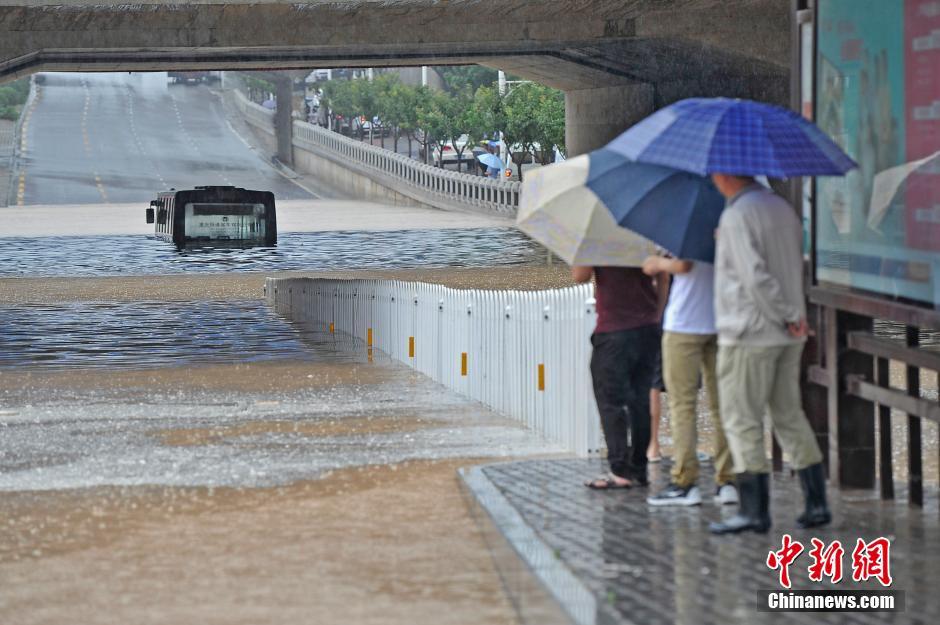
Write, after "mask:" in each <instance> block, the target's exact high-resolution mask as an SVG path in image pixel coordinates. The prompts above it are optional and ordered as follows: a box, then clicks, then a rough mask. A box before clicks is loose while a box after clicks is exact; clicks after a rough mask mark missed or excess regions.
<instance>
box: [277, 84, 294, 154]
mask: <svg viewBox="0 0 940 625" xmlns="http://www.w3.org/2000/svg"><path fill="white" fill-rule="evenodd" d="M274 76H275V79H274V84H275V86H276V88H277V109H276V110H275V111H274V137H275V139H276V140H277V160H279V161H281V162H282V163H284V164H285V165H287V166H288V167H292V166H293V164H294V147H293V145H294V120H293V115H292V113H293V112H294V100H293V95H294V93H293V85H292V83H291V80H290V78H287V77H285V76H277V75H274Z"/></svg>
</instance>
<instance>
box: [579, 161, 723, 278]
mask: <svg viewBox="0 0 940 625" xmlns="http://www.w3.org/2000/svg"><path fill="white" fill-rule="evenodd" d="M588 156H589V159H590V161H589V169H588V176H587V182H586V183H585V186H587V187H588V188H589V189H590V190H591V191H593V192H594V194H595V195H596V196H597V197H598V198H599V199H600V200H601V201H602V202H603V203H604V205H605V206H606V207H607V209H608V210H609V211H610V213H611V214H612V215H613V216H614V219H615V220H616V221H617V223H618V224H620V225H621V226H623V227H624V228H627V229H629V230H632V231H634V232H636V233H637V234H640V235H642V236H644V237H646V238H647V239H649V240H651V241H653V242H655V243H657V244H659V245H661V246H662V247H663V248H665V249H666V250H668V251H669V252H671V253H672V254H673V255H674V256H676V257H677V258H682V259H686V260H700V261H703V262H707V263H713V262H715V228H717V227H718V219H719V218H720V217H721V212H722V211H723V210H724V207H725V198H724V197H723V196H722V195H721V194H720V193H719V192H718V190H717V189H716V188H715V186H714V185H713V184H712V183H711V181H710V180H708V179H707V178H703V177H702V176H698V175H695V174H690V173H688V172H685V171H680V170H677V169H673V168H671V167H663V166H662V165H651V164H649V163H638V162H636V161H631V160H630V159H628V158H626V157H624V156H622V155H621V154H617V153H616V152H614V151H612V150H609V149H606V148H605V149H600V150H595V151H593V152H591V153H590V154H589V155H588Z"/></svg>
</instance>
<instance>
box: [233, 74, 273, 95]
mask: <svg viewBox="0 0 940 625" xmlns="http://www.w3.org/2000/svg"><path fill="white" fill-rule="evenodd" d="M241 79H242V81H243V82H244V83H245V86H246V87H248V92H249V93H252V92H256V93H259V94H264V93H277V87H276V86H275V85H274V83H273V82H268V81H267V80H263V79H261V78H256V77H254V76H251V75H249V74H242V75H241Z"/></svg>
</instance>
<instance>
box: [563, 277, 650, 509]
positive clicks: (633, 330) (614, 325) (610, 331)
mask: <svg viewBox="0 0 940 625" xmlns="http://www.w3.org/2000/svg"><path fill="white" fill-rule="evenodd" d="M592 276H593V277H594V279H595V286H594V298H595V300H596V310H597V325H596V327H595V329H594V334H592V335H591V345H592V346H593V348H594V349H593V351H592V353H591V379H592V381H593V384H594V399H595V401H596V402H597V410H598V412H599V413H600V416H601V426H602V428H603V430H604V440H605V442H606V443H607V462H608V464H609V465H610V473H609V474H608V475H604V476H601V477H598V478H596V479H594V480H590V481H588V482H586V483H585V486H587V487H588V488H592V489H595V490H612V489H623V488H630V487H632V486H646V485H647V484H648V483H649V480H648V477H647V462H648V460H647V457H646V449H647V447H648V446H649V442H650V388H652V384H653V372H654V369H655V366H656V358H657V356H658V355H659V327H660V326H659V323H660V311H662V309H663V302H664V301H665V298H666V293H667V292H668V289H669V283H668V277H667V275H666V274H655V275H654V276H653V277H650V276H647V275H645V274H644V273H643V270H642V269H641V268H639V267H610V266H604V267H602V266H595V267H589V266H583V265H582V266H575V267H572V268H571V277H572V278H573V279H574V281H575V282H587V281H589V280H590V279H591V277H592Z"/></svg>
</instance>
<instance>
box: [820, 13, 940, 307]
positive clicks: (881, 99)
mask: <svg viewBox="0 0 940 625" xmlns="http://www.w3.org/2000/svg"><path fill="white" fill-rule="evenodd" d="M816 28H817V42H816V44H817V45H816V101H815V118H816V122H817V124H819V126H820V127H821V128H822V129H823V130H825V131H826V132H827V133H828V134H829V135H830V136H832V137H833V138H834V139H835V141H836V142H837V143H838V144H839V145H840V146H841V147H842V148H843V149H844V150H845V151H846V152H847V153H848V154H849V155H850V156H852V158H854V159H855V160H856V161H857V162H858V164H859V167H858V168H857V169H855V170H853V171H852V172H850V173H849V174H848V175H846V176H845V177H841V178H835V177H833V178H828V177H827V178H819V179H818V181H817V191H818V193H817V198H816V200H817V204H816V218H817V222H816V237H817V238H816V276H817V279H818V280H819V282H821V283H832V284H836V285H840V286H846V287H851V288H853V289H857V290H861V291H866V292H870V293H876V294H880V295H885V296H888V297H890V298H893V299H901V300H908V301H912V302H914V303H920V304H927V305H930V306H931V307H936V306H937V304H938V301H940V185H938V182H940V75H938V74H940V72H938V71H937V67H940V65H938V61H940V0H820V1H819V2H818V13H817V25H816Z"/></svg>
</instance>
